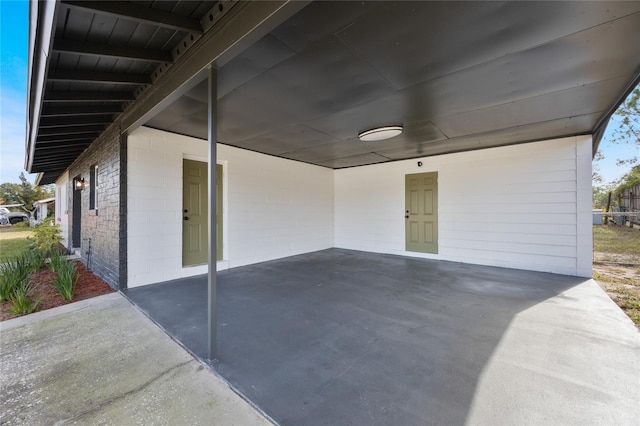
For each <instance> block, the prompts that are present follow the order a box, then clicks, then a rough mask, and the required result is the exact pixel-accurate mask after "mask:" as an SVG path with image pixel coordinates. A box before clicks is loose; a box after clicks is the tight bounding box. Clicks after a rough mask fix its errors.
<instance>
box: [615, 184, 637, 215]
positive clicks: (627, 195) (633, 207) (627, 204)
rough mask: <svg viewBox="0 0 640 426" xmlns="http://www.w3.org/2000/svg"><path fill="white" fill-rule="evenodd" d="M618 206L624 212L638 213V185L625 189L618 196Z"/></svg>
mask: <svg viewBox="0 0 640 426" xmlns="http://www.w3.org/2000/svg"><path fill="white" fill-rule="evenodd" d="M618 200H619V205H620V206H621V207H624V209H625V211H628V212H629V211H640V185H635V186H632V187H630V188H625V189H623V190H622V191H620V194H619V195H618Z"/></svg>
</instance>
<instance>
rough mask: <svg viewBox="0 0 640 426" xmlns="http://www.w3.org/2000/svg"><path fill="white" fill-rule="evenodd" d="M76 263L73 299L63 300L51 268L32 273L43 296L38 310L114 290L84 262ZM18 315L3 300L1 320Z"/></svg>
mask: <svg viewBox="0 0 640 426" xmlns="http://www.w3.org/2000/svg"><path fill="white" fill-rule="evenodd" d="M75 264H76V270H77V271H78V282H77V284H76V290H75V293H74V295H73V300H71V301H66V300H62V299H61V298H60V294H59V293H58V290H56V288H55V287H54V285H53V280H54V279H55V273H53V272H51V271H50V270H49V268H47V267H45V268H42V269H41V270H40V271H38V272H36V273H35V274H32V275H31V278H30V280H31V282H32V283H33V285H34V286H35V288H36V290H35V294H36V295H35V297H41V298H42V302H41V303H40V306H39V307H38V311H43V310H45V309H51V308H55V307H57V306H62V305H66V304H69V303H73V302H78V301H80V300H84V299H90V298H92V297H96V296H100V295H103V294H107V293H112V292H114V290H113V289H112V288H111V287H109V285H108V284H107V283H105V282H104V281H102V280H101V279H100V278H98V277H97V276H95V275H94V274H93V273H92V272H91V271H87V268H85V266H84V264H82V262H80V261H77V260H76V261H75ZM18 316H20V315H14V314H12V313H11V302H8V301H5V302H2V306H1V307H0V321H4V320H7V319H11V318H15V317H18Z"/></svg>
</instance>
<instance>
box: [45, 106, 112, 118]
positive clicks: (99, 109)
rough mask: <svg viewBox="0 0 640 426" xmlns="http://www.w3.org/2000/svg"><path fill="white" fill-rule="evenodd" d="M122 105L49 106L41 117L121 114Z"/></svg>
mask: <svg viewBox="0 0 640 426" xmlns="http://www.w3.org/2000/svg"><path fill="white" fill-rule="evenodd" d="M121 113H122V108H121V107H120V105H87V106H58V105H47V106H45V107H44V108H42V112H41V113H40V116H41V117H65V116H71V115H76V116H77V115H114V114H121Z"/></svg>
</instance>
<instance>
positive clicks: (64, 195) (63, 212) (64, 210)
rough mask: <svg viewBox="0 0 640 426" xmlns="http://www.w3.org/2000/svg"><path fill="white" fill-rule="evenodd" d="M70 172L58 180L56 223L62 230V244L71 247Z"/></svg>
mask: <svg viewBox="0 0 640 426" xmlns="http://www.w3.org/2000/svg"><path fill="white" fill-rule="evenodd" d="M68 190H69V172H64V173H63V174H62V175H61V176H60V177H59V178H58V180H57V181H56V223H57V224H58V225H60V229H61V230H62V245H64V246H65V247H67V248H69V247H70V245H69V193H68Z"/></svg>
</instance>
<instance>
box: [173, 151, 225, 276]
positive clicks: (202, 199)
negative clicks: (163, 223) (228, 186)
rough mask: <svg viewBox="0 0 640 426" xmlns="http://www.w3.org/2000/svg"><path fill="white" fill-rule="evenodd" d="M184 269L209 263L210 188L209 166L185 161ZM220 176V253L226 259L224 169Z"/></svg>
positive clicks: (220, 256)
mask: <svg viewBox="0 0 640 426" xmlns="http://www.w3.org/2000/svg"><path fill="white" fill-rule="evenodd" d="M182 173H183V176H182V266H191V265H201V264H204V263H207V261H208V254H209V253H208V245H207V243H208V238H209V235H208V234H209V228H208V214H209V203H208V201H207V191H208V188H209V179H208V170H207V163H203V162H201V161H193V160H183V162H182ZM216 175H217V185H216V187H217V197H216V198H217V203H216V206H217V209H216V216H217V219H218V220H217V227H216V230H217V234H218V235H217V241H216V244H217V245H216V254H217V257H218V260H222V166H221V165H220V164H217V165H216Z"/></svg>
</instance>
